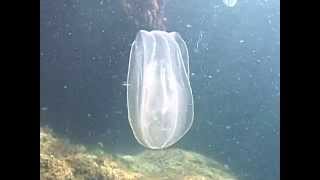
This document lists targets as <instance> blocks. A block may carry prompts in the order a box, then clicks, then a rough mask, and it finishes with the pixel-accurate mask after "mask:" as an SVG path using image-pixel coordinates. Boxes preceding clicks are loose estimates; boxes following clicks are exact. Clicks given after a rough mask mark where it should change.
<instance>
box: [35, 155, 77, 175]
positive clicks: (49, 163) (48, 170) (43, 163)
mask: <svg viewBox="0 0 320 180" xmlns="http://www.w3.org/2000/svg"><path fill="white" fill-rule="evenodd" d="M40 178H41V179H47V180H67V179H73V173H72V170H71V167H70V166H69V165H68V164H67V163H66V162H65V161H63V160H59V159H57V158H55V157H54V156H53V155H46V154H40Z"/></svg>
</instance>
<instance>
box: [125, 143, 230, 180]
mask: <svg viewBox="0 0 320 180" xmlns="http://www.w3.org/2000/svg"><path fill="white" fill-rule="evenodd" d="M120 158H121V159H122V160H123V162H124V163H126V164H127V166H128V167H129V169H132V170H134V171H136V172H140V173H144V175H145V176H146V177H148V176H149V177H154V176H158V177H162V179H182V180H184V179H188V180H191V179H194V180H198V179H203V180H207V179H208V180H209V179H210V180H235V179H236V178H235V177H234V176H232V175H231V172H228V170H227V169H225V168H224V167H223V166H222V165H221V164H219V163H218V162H216V161H214V160H211V159H208V158H206V157H204V156H202V155H200V154H197V153H194V152H189V151H185V150H181V149H166V150H161V151H153V150H146V151H144V152H142V153H140V154H138V155H135V156H129V155H124V156H121V157H120Z"/></svg>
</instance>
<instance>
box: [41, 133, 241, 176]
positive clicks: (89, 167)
mask: <svg viewBox="0 0 320 180" xmlns="http://www.w3.org/2000/svg"><path fill="white" fill-rule="evenodd" d="M40 178H41V180H69V179H70V180H236V178H235V176H233V175H232V174H231V172H229V170H228V169H225V168H224V167H223V166H222V165H221V164H219V163H218V162H217V161H214V160H211V159H208V158H206V157H205V156H202V155H200V154H197V153H194V152H190V151H185V150H182V149H174V148H171V149H166V150H160V151H159V150H157V151H155V150H145V151H143V152H141V153H139V154H136V155H118V154H110V153H106V152H104V151H103V150H102V149H99V153H97V150H94V149H93V150H91V151H89V150H88V149H87V148H85V147H84V146H83V145H74V144H71V143H70V142H68V141H67V140H66V139H65V138H62V137H60V138H59V137H57V136H56V135H55V134H54V133H53V132H52V131H51V130H50V129H44V128H40Z"/></svg>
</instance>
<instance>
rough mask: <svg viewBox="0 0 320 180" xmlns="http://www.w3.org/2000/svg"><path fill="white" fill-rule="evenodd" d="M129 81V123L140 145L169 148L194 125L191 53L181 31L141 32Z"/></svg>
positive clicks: (132, 57) (132, 55)
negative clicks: (190, 73)
mask: <svg viewBox="0 0 320 180" xmlns="http://www.w3.org/2000/svg"><path fill="white" fill-rule="evenodd" d="M127 84H128V85H127V107H128V118H129V123H130V126H131V129H132V131H133V134H134V136H135V138H136V139H137V141H138V142H139V143H140V144H142V145H143V146H145V147H147V148H151V149H163V148H167V147H169V146H171V145H173V144H175V143H176V142H177V141H179V140H180V139H181V138H182V137H183V136H184V135H185V134H186V133H187V132H188V130H189V129H190V128H191V126H192V123H193V114H194V110H193V109H194V108H193V97H192V90H191V86H190V80H189V55H188V49H187V46H186V43H185V42H184V40H183V39H182V37H181V36H180V35H179V34H178V33H176V32H170V33H169V32H165V31H150V32H148V31H144V30H141V31H139V32H138V33H137V35H136V38H135V40H134V42H133V43H132V46H131V52H130V59H129V67H128V75H127Z"/></svg>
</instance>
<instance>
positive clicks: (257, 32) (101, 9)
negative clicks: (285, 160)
mask: <svg viewBox="0 0 320 180" xmlns="http://www.w3.org/2000/svg"><path fill="white" fill-rule="evenodd" d="M40 179H41V180H279V179H280V1H279V0H56V1H52V0H40Z"/></svg>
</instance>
